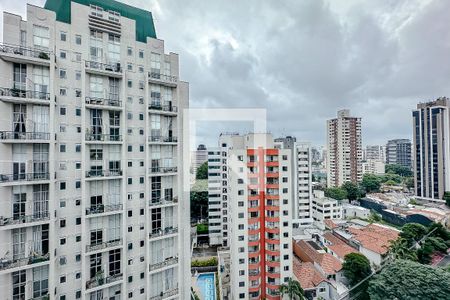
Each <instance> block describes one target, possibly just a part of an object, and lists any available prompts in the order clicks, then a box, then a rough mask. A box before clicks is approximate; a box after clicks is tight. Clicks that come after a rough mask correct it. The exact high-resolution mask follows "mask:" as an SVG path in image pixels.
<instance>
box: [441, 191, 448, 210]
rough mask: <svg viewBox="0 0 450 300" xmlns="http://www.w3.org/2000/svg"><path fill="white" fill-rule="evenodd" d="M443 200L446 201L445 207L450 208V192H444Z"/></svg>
mask: <svg viewBox="0 0 450 300" xmlns="http://www.w3.org/2000/svg"><path fill="white" fill-rule="evenodd" d="M442 199H443V200H445V205H447V206H448V207H450V192H444V196H443V197H442Z"/></svg>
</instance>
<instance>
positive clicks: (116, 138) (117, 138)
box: [86, 133, 122, 142]
mask: <svg viewBox="0 0 450 300" xmlns="http://www.w3.org/2000/svg"><path fill="white" fill-rule="evenodd" d="M86 141H95V142H121V141H122V136H121V135H120V134H102V133H86Z"/></svg>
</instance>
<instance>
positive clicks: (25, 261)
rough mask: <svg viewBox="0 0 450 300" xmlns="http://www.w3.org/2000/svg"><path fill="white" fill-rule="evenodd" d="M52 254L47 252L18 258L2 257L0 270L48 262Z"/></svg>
mask: <svg viewBox="0 0 450 300" xmlns="http://www.w3.org/2000/svg"><path fill="white" fill-rule="evenodd" d="M49 259H50V255H49V254H48V253H47V254H33V255H31V256H29V257H22V258H17V259H7V258H1V259H0V271H6V270H11V269H15V268H21V267H24V266H28V265H33V264H38V263H43V262H48V261H49Z"/></svg>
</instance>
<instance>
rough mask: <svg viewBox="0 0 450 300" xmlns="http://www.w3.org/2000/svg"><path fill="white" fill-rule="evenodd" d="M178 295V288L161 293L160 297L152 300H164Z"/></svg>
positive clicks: (154, 297)
mask: <svg viewBox="0 0 450 300" xmlns="http://www.w3.org/2000/svg"><path fill="white" fill-rule="evenodd" d="M175 295H178V287H176V288H173V289H169V290H166V291H164V292H161V294H159V295H158V296H153V297H150V300H162V299H166V298H169V297H172V296H175Z"/></svg>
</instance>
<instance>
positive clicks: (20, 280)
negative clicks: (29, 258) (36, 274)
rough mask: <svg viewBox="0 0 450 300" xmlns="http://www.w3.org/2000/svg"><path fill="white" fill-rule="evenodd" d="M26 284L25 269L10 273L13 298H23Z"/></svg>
mask: <svg viewBox="0 0 450 300" xmlns="http://www.w3.org/2000/svg"><path fill="white" fill-rule="evenodd" d="M26 284H27V270H21V271H17V272H13V273H12V292H13V299H14V300H22V299H25V286H26Z"/></svg>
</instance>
